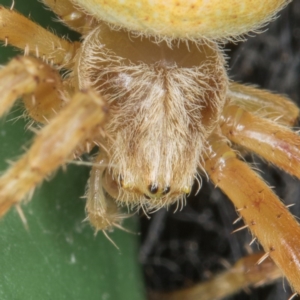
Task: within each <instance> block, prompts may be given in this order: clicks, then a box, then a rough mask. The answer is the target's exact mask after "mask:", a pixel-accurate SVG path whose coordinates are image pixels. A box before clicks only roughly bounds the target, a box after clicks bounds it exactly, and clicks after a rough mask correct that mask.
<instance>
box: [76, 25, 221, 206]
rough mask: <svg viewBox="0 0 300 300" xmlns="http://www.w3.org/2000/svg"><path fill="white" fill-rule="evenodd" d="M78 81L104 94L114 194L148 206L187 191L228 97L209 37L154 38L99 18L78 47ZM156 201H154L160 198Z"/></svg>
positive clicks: (106, 142)
mask: <svg viewBox="0 0 300 300" xmlns="http://www.w3.org/2000/svg"><path fill="white" fill-rule="evenodd" d="M79 57H80V60H79V64H78V76H77V77H78V78H79V88H81V89H82V88H88V87H91V86H92V87H93V88H94V89H96V90H97V91H98V92H99V93H100V94H101V95H105V96H106V97H107V101H108V103H109V107H110V112H111V116H110V119H109V121H108V122H107V124H106V125H105V132H106V135H107V138H106V139H105V140H104V141H102V143H103V144H105V148H106V149H108V157H109V165H110V172H106V174H107V175H108V174H110V175H111V176H112V178H114V179H115V181H117V184H118V185H119V186H120V187H121V189H120V191H118V193H119V194H118V195H114V196H117V198H118V199H119V200H122V201H126V202H131V203H136V204H137V203H140V202H144V203H146V204H147V206H149V207H157V206H161V205H162V204H165V205H167V204H169V203H173V202H175V201H177V200H178V198H180V197H182V195H184V194H188V193H189V192H190V190H191V186H192V183H193V181H194V179H195V176H196V174H197V168H199V167H200V166H201V163H199V160H201V158H202V155H203V152H204V144H205V141H206V139H207V137H208V136H209V135H210V134H211V132H212V130H213V128H214V127H215V125H216V124H217V122H218V120H219V118H220V114H221V111H222V109H223V107H224V104H225V98H226V92H227V75H226V70H225V67H224V59H223V56H222V55H221V53H220V51H219V50H218V47H217V46H216V45H215V44H214V43H212V42H211V43H206V44H198V45H195V44H193V43H190V44H186V43H182V42H179V43H174V44H173V45H172V48H171V47H170V45H167V43H166V42H160V43H159V44H157V43H154V42H153V41H151V40H148V39H141V38H140V37H134V36H131V37H130V38H129V37H128V33H127V32H126V31H122V30H121V31H114V30H111V29H110V28H109V27H108V26H106V25H104V24H102V25H101V26H99V27H97V29H96V30H94V31H93V32H92V33H90V34H89V35H88V36H86V37H85V41H84V43H83V45H82V48H81V51H80V53H79ZM157 201H158V202H157Z"/></svg>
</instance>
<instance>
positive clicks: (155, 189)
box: [148, 184, 158, 194]
mask: <svg viewBox="0 0 300 300" xmlns="http://www.w3.org/2000/svg"><path fill="white" fill-rule="evenodd" d="M148 190H149V192H150V193H151V194H156V193H157V192H158V186H157V185H156V184H150V185H149V186H148Z"/></svg>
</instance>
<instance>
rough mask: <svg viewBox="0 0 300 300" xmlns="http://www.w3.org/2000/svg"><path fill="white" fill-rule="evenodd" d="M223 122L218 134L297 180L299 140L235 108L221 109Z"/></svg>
mask: <svg viewBox="0 0 300 300" xmlns="http://www.w3.org/2000/svg"><path fill="white" fill-rule="evenodd" d="M223 121H224V122H223V123H222V124H221V130H222V133H223V134H224V135H225V136H226V137H228V138H229V139H230V141H232V142H234V143H236V144H238V145H241V146H243V147H244V148H246V149H247V150H250V151H252V152H254V153H256V154H258V155H259V156H261V157H263V158H264V159H266V160H267V161H269V162H271V163H273V164H275V165H276V166H278V167H279V168H281V169H283V170H284V171H286V172H288V173H289V174H291V175H294V176H297V177H298V178H300V137H299V136H298V135H297V134H296V133H295V132H293V131H292V130H290V129H289V128H288V127H285V126H282V125H279V124H277V123H276V122H275V121H272V120H269V119H265V118H261V117H259V116H256V115H254V114H251V113H249V112H247V111H245V110H244V109H242V108H240V107H239V106H235V105H233V106H228V107H227V108H226V109H225V110H224V112H223Z"/></svg>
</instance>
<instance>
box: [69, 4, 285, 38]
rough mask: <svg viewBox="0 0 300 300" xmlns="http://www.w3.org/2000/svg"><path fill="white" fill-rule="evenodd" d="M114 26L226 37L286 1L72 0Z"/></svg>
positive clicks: (155, 32)
mask: <svg viewBox="0 0 300 300" xmlns="http://www.w3.org/2000/svg"><path fill="white" fill-rule="evenodd" d="M72 1H74V2H77V3H79V4H80V6H81V7H83V8H85V9H86V10H87V11H88V13H89V14H93V16H95V17H96V18H97V19H100V20H104V21H106V22H109V23H110V24H113V25H115V26H121V27H123V28H126V29H128V30H130V31H136V32H140V33H141V34H144V35H146V36H159V37H160V38H165V39H174V38H175V39H176V38H181V39H189V40H197V39H198V40H199V39H221V40H223V39H230V38H232V37H236V36H239V35H241V34H245V33H247V32H249V31H250V30H255V29H257V28H259V27H260V26H261V25H262V24H265V23H266V22H268V21H270V19H272V17H273V16H274V14H275V13H276V12H278V11H279V10H280V9H281V8H282V7H283V6H284V5H286V4H288V3H289V2H290V0H264V1H261V0H243V1H241V0H226V1H224V0H209V1H205V0H164V1H162V0H151V1H148V0H140V1H136V0H123V1H119V0H110V1H106V0H72Z"/></svg>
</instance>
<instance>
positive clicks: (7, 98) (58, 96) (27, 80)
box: [0, 56, 65, 123]
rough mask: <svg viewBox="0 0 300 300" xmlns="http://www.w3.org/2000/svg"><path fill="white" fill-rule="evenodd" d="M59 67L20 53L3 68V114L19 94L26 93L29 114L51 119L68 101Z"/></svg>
mask: <svg viewBox="0 0 300 300" xmlns="http://www.w3.org/2000/svg"><path fill="white" fill-rule="evenodd" d="M63 90H64V89H63V83H62V80H61V77H60V75H59V73H58V72H57V71H55V70H54V69H52V68H51V67H50V66H48V65H47V64H45V63H43V62H42V61H40V60H38V59H36V58H33V57H28V56H26V57H17V58H14V59H13V60H11V61H10V63H9V64H8V65H7V66H5V67H4V68H3V69H2V70H0V95H1V98H0V104H1V105H0V117H1V116H2V115H3V114H4V113H6V112H8V111H9V109H10V108H11V107H12V106H13V104H14V102H15V100H16V99H17V98H18V97H24V104H25V106H26V108H27V111H28V113H29V115H30V116H31V117H32V118H33V119H34V120H36V121H38V122H40V123H45V121H46V120H50V119H51V118H52V117H53V116H54V115H55V113H56V112H58V111H59V110H60V109H61V107H62V106H63V105H64V104H65V102H64V101H63V99H62V96H63Z"/></svg>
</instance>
